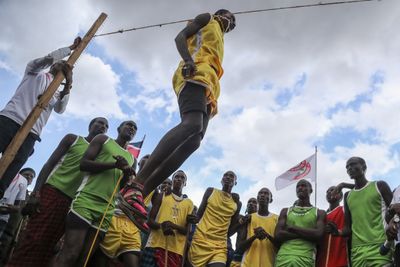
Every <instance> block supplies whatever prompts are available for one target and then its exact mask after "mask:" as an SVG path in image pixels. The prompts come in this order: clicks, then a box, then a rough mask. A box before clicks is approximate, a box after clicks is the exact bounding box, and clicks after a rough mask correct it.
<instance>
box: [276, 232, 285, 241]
mask: <svg viewBox="0 0 400 267" xmlns="http://www.w3.org/2000/svg"><path fill="white" fill-rule="evenodd" d="M274 239H275V241H276V242H278V243H282V242H283V240H282V235H281V233H280V232H276V233H275V236H274Z"/></svg>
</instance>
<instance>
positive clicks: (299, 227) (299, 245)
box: [275, 180, 326, 267]
mask: <svg viewBox="0 0 400 267" xmlns="http://www.w3.org/2000/svg"><path fill="white" fill-rule="evenodd" d="M296 193H297V198H298V199H297V200H296V202H295V205H294V206H293V207H290V208H284V209H282V211H281V213H280V215H279V219H278V224H277V226H276V230H275V239H276V241H277V242H278V243H281V247H280V249H279V251H278V254H277V256H276V260H275V266H276V267H313V266H314V265H315V256H316V245H317V243H318V242H320V240H321V239H322V237H323V236H324V228H325V217H326V213H325V211H323V210H319V209H317V208H316V207H313V206H312V205H311V203H310V195H311V193H312V186H311V183H310V182H308V181H307V180H300V181H299V182H298V183H297V185H296Z"/></svg>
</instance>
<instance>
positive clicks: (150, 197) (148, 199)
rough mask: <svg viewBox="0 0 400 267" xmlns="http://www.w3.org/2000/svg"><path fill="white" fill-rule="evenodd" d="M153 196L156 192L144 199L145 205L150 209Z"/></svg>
mask: <svg viewBox="0 0 400 267" xmlns="http://www.w3.org/2000/svg"><path fill="white" fill-rule="evenodd" d="M153 195H154V190H153V191H151V193H150V194H148V195H147V197H145V199H144V205H145V206H146V207H150V205H151V199H152V198H153Z"/></svg>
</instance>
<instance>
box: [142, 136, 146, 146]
mask: <svg viewBox="0 0 400 267" xmlns="http://www.w3.org/2000/svg"><path fill="white" fill-rule="evenodd" d="M144 139H146V134H144V136H143V139H142V144H143V143H144Z"/></svg>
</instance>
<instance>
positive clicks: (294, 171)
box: [275, 154, 316, 190]
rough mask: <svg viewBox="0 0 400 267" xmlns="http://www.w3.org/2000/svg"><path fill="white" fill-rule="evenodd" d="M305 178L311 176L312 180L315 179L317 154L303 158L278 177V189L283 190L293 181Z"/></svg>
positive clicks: (276, 180)
mask: <svg viewBox="0 0 400 267" xmlns="http://www.w3.org/2000/svg"><path fill="white" fill-rule="evenodd" d="M303 178H311V181H315V179H316V166H315V154H313V155H312V156H310V157H308V158H307V159H305V160H303V161H302V162H300V163H299V164H297V165H296V166H294V167H293V168H291V169H290V170H288V171H286V172H285V173H283V174H281V175H279V176H278V177H276V179H275V188H276V190H281V189H282V188H285V187H286V186H288V185H290V184H292V183H296V182H298V181H299V180H301V179H303Z"/></svg>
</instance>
